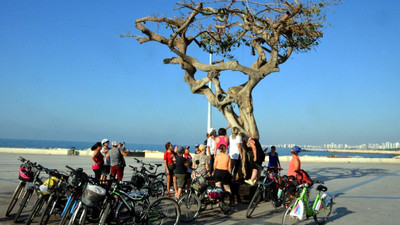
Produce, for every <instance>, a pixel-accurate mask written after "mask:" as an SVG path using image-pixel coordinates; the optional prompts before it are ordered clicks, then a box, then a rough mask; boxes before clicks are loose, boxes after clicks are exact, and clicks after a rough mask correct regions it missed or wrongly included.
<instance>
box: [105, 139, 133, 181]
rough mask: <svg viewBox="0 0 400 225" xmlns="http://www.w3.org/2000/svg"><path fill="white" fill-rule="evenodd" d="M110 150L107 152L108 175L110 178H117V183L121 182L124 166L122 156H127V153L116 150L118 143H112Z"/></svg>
mask: <svg viewBox="0 0 400 225" xmlns="http://www.w3.org/2000/svg"><path fill="white" fill-rule="evenodd" d="M111 145H112V148H111V150H110V151H109V152H108V154H109V155H110V166H111V169H110V175H111V176H112V177H115V175H116V176H117V180H118V181H122V178H123V176H124V166H123V164H122V161H123V160H124V159H123V157H124V156H128V153H127V152H125V151H121V150H120V149H119V148H118V142H116V141H113V142H112V143H111Z"/></svg>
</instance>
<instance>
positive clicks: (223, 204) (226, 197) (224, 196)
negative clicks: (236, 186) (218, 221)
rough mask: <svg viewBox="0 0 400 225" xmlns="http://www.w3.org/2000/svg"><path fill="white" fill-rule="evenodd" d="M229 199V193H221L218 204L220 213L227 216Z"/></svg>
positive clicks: (229, 206)
mask: <svg viewBox="0 0 400 225" xmlns="http://www.w3.org/2000/svg"><path fill="white" fill-rule="evenodd" d="M231 199H232V195H231V193H229V192H226V191H225V192H222V196H221V199H220V202H219V207H220V208H221V210H222V212H223V213H224V214H225V215H227V214H228V213H229V211H231Z"/></svg>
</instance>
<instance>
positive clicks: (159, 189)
mask: <svg viewBox="0 0 400 225" xmlns="http://www.w3.org/2000/svg"><path fill="white" fill-rule="evenodd" d="M151 187H152V188H153V190H152V194H153V197H157V198H158V197H161V196H164V194H165V186H164V184H163V183H162V182H161V181H155V182H154V183H153V184H152V186H151Z"/></svg>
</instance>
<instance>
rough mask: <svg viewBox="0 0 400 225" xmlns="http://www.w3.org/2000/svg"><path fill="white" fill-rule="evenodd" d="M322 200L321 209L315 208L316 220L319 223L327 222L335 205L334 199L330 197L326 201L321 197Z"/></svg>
mask: <svg viewBox="0 0 400 225" xmlns="http://www.w3.org/2000/svg"><path fill="white" fill-rule="evenodd" d="M319 201H320V204H319V205H320V207H319V209H315V212H314V213H315V214H314V220H315V222H316V223H317V224H319V225H321V224H325V223H326V221H327V220H328V217H329V215H331V212H332V206H333V199H330V200H329V201H327V202H324V200H322V199H319Z"/></svg>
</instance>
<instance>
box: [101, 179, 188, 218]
mask: <svg viewBox="0 0 400 225" xmlns="http://www.w3.org/2000/svg"><path fill="white" fill-rule="evenodd" d="M131 191H132V186H130V185H129V184H127V183H126V182H114V183H113V184H112V188H111V189H110V191H109V194H108V195H107V197H106V199H105V200H104V204H103V209H102V211H101V213H100V221H99V224H100V225H104V224H106V223H108V222H115V223H117V224H135V223H142V224H178V223H179V220H180V215H181V212H180V208H179V205H178V203H177V202H176V201H175V200H173V199H171V198H168V197H161V198H158V199H157V200H155V201H154V202H153V203H151V204H150V200H149V194H148V193H147V192H143V191H135V192H131Z"/></svg>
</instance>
